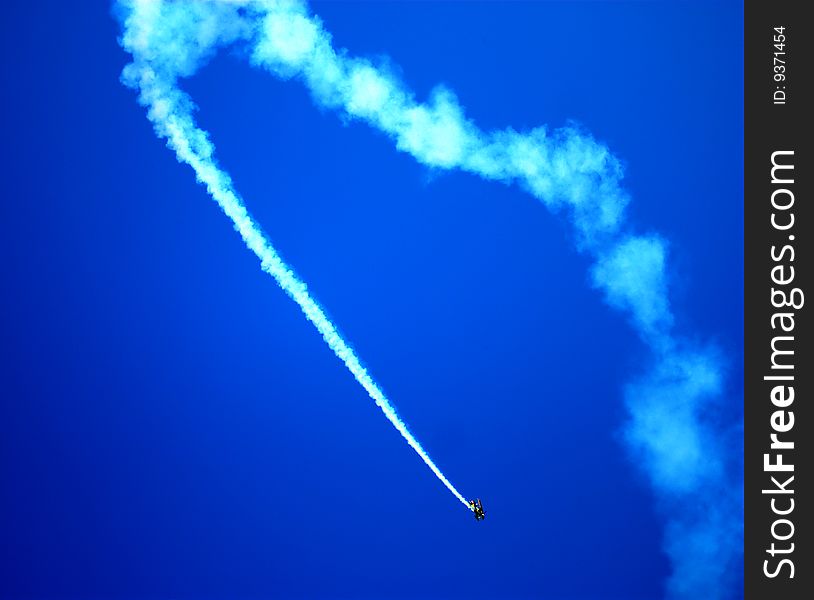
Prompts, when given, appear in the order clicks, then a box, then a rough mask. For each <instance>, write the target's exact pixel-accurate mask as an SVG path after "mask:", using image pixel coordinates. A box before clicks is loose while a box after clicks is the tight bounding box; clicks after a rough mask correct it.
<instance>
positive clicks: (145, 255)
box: [0, 3, 743, 598]
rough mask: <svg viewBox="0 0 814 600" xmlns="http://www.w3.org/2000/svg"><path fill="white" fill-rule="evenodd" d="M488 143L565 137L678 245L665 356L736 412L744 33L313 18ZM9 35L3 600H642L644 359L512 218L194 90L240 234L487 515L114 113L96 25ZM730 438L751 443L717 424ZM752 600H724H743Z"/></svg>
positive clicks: (650, 577) (274, 96)
mask: <svg viewBox="0 0 814 600" xmlns="http://www.w3.org/2000/svg"><path fill="white" fill-rule="evenodd" d="M313 10H314V12H316V13H317V14H318V15H319V16H320V17H321V18H322V19H323V21H324V24H325V27H326V29H328V30H329V31H331V32H332V34H333V36H334V41H335V43H336V44H337V45H339V46H344V47H346V48H348V49H349V50H350V51H351V52H352V53H353V54H354V55H357V56H368V57H374V58H375V57H379V58H381V57H384V56H386V57H388V58H387V60H389V61H390V63H391V64H392V66H393V68H394V70H396V72H398V73H399V74H400V77H401V79H402V80H403V81H404V82H405V83H406V84H407V85H409V86H410V87H411V88H412V89H413V90H414V91H415V92H416V95H417V96H418V97H419V98H424V97H426V95H427V94H428V93H429V92H430V90H431V89H432V88H433V86H435V85H436V84H438V83H443V84H445V85H447V86H448V87H449V88H451V89H453V90H454V91H455V93H456V94H457V97H458V99H459V101H460V103H461V104H462V105H463V106H464V107H465V108H466V111H467V115H468V116H469V117H471V118H472V119H473V120H474V121H475V122H477V123H478V125H479V126H480V127H482V128H484V129H493V128H504V127H507V126H512V127H514V128H517V129H520V130H525V129H530V128H532V127H535V126H538V125H542V124H549V125H552V126H555V127H556V126H561V125H563V124H565V123H566V122H567V121H568V120H569V119H576V120H578V121H579V122H580V123H581V124H582V125H583V126H584V127H585V128H586V129H587V130H589V131H590V132H592V134H593V135H594V136H595V137H596V138H597V139H598V140H601V141H603V142H605V143H606V144H608V146H609V147H610V148H611V150H612V151H613V152H614V154H615V155H616V156H617V157H619V158H620V159H621V160H622V161H623V163H624V165H625V167H626V177H625V180H624V184H623V185H624V186H625V188H626V189H627V190H628V191H629V192H630V194H631V196H632V203H631V205H630V207H629V209H628V211H629V216H630V219H631V220H632V221H633V222H634V223H635V224H636V228H637V230H640V231H644V232H651V231H652V232H658V233H660V234H661V235H662V236H663V237H664V238H665V239H667V240H668V241H669V260H670V267H669V284H670V290H671V300H672V303H673V310H674V312H675V314H676V319H677V321H678V324H679V326H680V327H681V329H682V330H683V331H685V332H688V334H690V335H693V336H697V338H698V339H701V340H705V341H712V342H714V343H715V344H716V345H717V346H718V348H719V349H720V350H721V354H722V356H723V357H724V361H723V363H724V366H725V373H724V374H725V377H726V387H725V394H724V396H725V400H724V402H723V405H722V408H721V411H722V412H723V413H731V414H732V418H731V420H732V421H736V420H737V418H738V415H739V411H740V410H741V400H740V398H741V390H740V381H741V379H742V358H741V348H742V343H743V334H742V317H743V309H742V284H743V271H742V254H743V247H742V246H743V242H742V197H743V189H742V149H743V146H742V124H743V113H742V12H741V11H742V9H741V8H740V7H739V6H738V5H736V4H706V3H703V4H702V3H697V4H693V3H576V4H566V3H536V4H531V3H529V4H527V3H516V4H514V3H513V4H508V5H503V4H500V5H499V4H497V3H494V4H491V3H477V4H465V5H463V4H456V3H420V4H403V3H402V4H399V3H388V4H381V5H380V4H373V3H315V4H313ZM11 11H12V12H13V13H14V14H12V15H9V18H7V19H4V21H3V24H2V27H3V35H2V39H0V44H2V45H3V48H2V49H3V53H2V56H3V58H2V60H3V75H2V77H3V80H4V82H3V86H4V89H6V90H12V93H8V92H7V93H5V94H4V95H3V97H2V100H0V102H2V103H3V110H2V111H1V113H0V114H1V115H2V116H0V119H2V120H3V132H4V143H3V144H2V145H0V148H2V152H3V157H2V158H3V163H2V164H3V165H4V180H5V182H6V186H5V193H4V200H3V202H2V204H0V206H2V210H3V218H2V219H0V245H2V250H3V251H4V254H5V256H6V257H7V259H6V260H5V261H3V263H2V267H0V269H2V277H3V280H4V281H5V282H6V286H4V287H5V289H6V292H5V293H4V294H3V296H2V311H0V312H1V314H2V316H0V327H1V328H2V329H0V335H1V336H2V337H1V338H0V339H2V340H3V344H2V345H1V346H0V349H1V350H2V352H3V356H2V364H3V367H2V368H3V371H2V380H3V388H2V397H3V402H2V404H0V410H2V414H0V423H2V424H1V425H0V434H2V435H0V439H2V442H0V443H1V444H2V448H3V451H2V453H0V455H2V459H1V460H2V463H0V464H1V465H2V471H0V474H2V481H3V489H4V490H9V492H7V493H4V494H3V495H2V496H0V503H2V505H0V508H2V510H0V532H1V533H2V535H0V539H2V542H0V552H2V554H1V555H0V559H1V560H2V561H3V563H4V564H7V565H14V568H12V569H10V573H9V575H8V576H6V577H4V583H3V584H2V585H3V588H2V591H3V595H5V596H10V597H94V596H97V597H98V596H106V597H145V596H150V597H170V596H171V597H184V598H203V597H209V598H212V597H245V598H248V597H274V598H286V597H326V598H330V597H336V598H346V597H360V598H380V597H394V598H413V597H422V598H457V597H470V598H471V597H477V598H656V597H659V596H661V594H662V590H663V586H664V580H665V578H666V577H667V576H668V573H669V564H668V561H667V559H666V558H665V556H664V555H663V553H662V550H661V547H662V529H663V519H662V517H661V516H660V514H659V513H658V512H657V510H656V508H655V506H654V501H653V493H652V492H651V490H650V487H649V485H648V483H647V480H646V478H645V476H644V475H643V474H642V472H641V471H640V470H638V469H637V468H636V465H634V464H632V461H631V459H630V454H629V453H628V452H627V450H626V449H625V446H624V444H623V443H622V441H621V435H620V431H621V427H622V423H623V421H624V418H625V410H624V403H623V388H624V386H625V385H626V384H627V383H628V382H629V381H631V380H632V379H633V378H634V377H635V376H637V375H641V374H642V372H643V371H644V370H645V368H646V365H645V363H646V361H647V355H648V353H647V351H646V348H645V347H644V346H643V345H642V343H641V342H640V340H639V339H638V338H637V336H636V334H635V333H634V331H633V330H632V329H631V328H630V327H629V325H628V323H627V322H626V317H625V316H624V315H623V314H621V313H619V312H617V311H615V310H612V309H611V308H610V307H609V306H608V305H607V304H606V303H604V302H603V301H602V298H601V295H600V294H598V293H597V292H596V290H593V289H591V284H590V277H589V268H590V261H589V260H588V259H587V258H586V257H585V256H584V255H581V254H579V253H578V252H577V251H576V250H575V246H574V243H573V242H574V239H573V238H574V235H573V233H572V231H571V230H570V228H569V227H567V226H566V224H565V221H564V220H563V219H560V218H557V217H556V216H552V215H551V214H550V213H549V212H548V211H547V210H546V209H545V208H544V207H543V206H542V205H541V204H540V202H538V201H537V200H535V199H534V198H532V197H531V196H529V195H528V194H526V193H524V192H523V191H521V190H520V189H519V188H517V187H516V186H505V185H502V184H499V183H490V182H485V181H482V180H480V179H478V178H477V177H475V176H472V175H469V174H465V173H461V172H438V171H431V170H428V169H427V168H426V167H424V166H421V165H419V164H417V163H416V162H415V160H414V159H413V158H411V157H410V156H408V155H406V154H404V153H399V152H396V151H395V150H394V148H393V147H392V143H391V142H390V141H389V140H388V139H387V138H386V137H385V136H383V135H381V134H379V133H377V132H375V131H373V130H372V129H370V128H369V127H367V126H366V125H364V124H361V123H358V122H343V121H342V120H341V119H340V118H337V116H336V115H335V114H333V113H332V112H330V111H326V110H321V109H318V108H316V107H315V106H314V104H313V102H312V101H311V99H310V98H309V95H308V92H307V91H306V90H305V88H304V87H303V86H302V85H301V84H300V83H298V82H291V81H289V82H283V81H280V80H278V79H276V78H274V77H272V76H270V75H269V74H267V73H264V72H261V71H259V70H256V69H252V68H250V67H249V66H248V64H247V63H246V62H245V61H243V60H241V59H240V57H238V56H235V55H234V54H230V53H228V52H227V53H221V54H220V55H218V56H217V57H216V58H215V59H214V61H213V62H212V63H211V64H209V65H208V66H206V67H205V68H204V69H203V70H202V71H201V72H200V73H198V74H197V75H196V76H195V77H194V78H192V79H191V80H189V81H185V82H184V83H183V88H184V89H185V90H186V91H188V92H189V93H190V95H191V96H192V97H193V98H194V99H195V101H196V103H197V104H198V105H199V107H200V110H199V111H198V113H197V115H196V116H197V119H198V122H199V124H200V125H201V126H202V127H203V128H205V129H207V130H208V131H210V132H211V134H212V139H213V141H214V143H215V145H216V147H217V154H218V157H219V160H220V162H221V164H222V165H223V166H224V167H225V168H226V169H227V170H228V171H229V172H230V174H231V175H232V177H233V179H234V181H235V184H236V187H237V189H238V190H239V191H240V193H241V194H242V195H243V197H244V198H245V200H246V203H247V205H248V206H249V208H250V210H251V211H252V214H253V215H254V216H255V217H256V219H257V221H258V222H259V223H261V224H262V226H263V227H264V229H265V231H266V232H267V234H268V235H269V237H270V238H271V239H272V240H273V241H274V243H275V245H276V247H277V248H278V249H279V250H280V251H281V253H282V254H283V256H284V257H285V258H286V259H287V260H288V261H289V262H290V263H291V264H292V265H293V266H294V267H295V268H296V269H297V271H298V272H299V273H300V274H301V275H302V277H303V278H304V280H305V281H307V282H308V284H309V287H310V289H311V291H312V292H313V293H314V294H315V296H316V297H317V298H318V299H319V300H320V302H321V303H322V304H323V306H324V307H325V308H326V310H327V311H328V313H329V315H330V316H331V317H332V318H333V319H334V321H335V322H336V323H337V324H338V326H339V327H340V329H341V330H342V332H343V333H344V334H345V335H346V337H347V338H348V339H349V340H350V342H351V343H352V344H353V345H354V347H355V348H356V349H357V351H358V352H359V354H360V356H361V357H362V359H363V360H364V361H365V363H366V365H367V366H368V367H369V369H370V370H371V372H372V373H373V375H374V376H375V377H376V379H377V381H378V382H379V383H380V384H381V385H382V386H383V388H384V389H385V390H386V391H387V393H388V394H389V396H390V398H391V399H392V400H393V402H394V404H395V405H396V407H397V408H398V409H399V411H400V413H401V414H402V416H403V417H404V418H405V420H406V421H407V422H408V423H409V424H410V426H411V428H412V430H413V431H414V432H415V434H416V435H417V437H418V439H419V440H421V442H422V443H423V444H424V446H425V448H426V449H427V450H428V452H429V453H430V455H431V456H432V457H433V458H434V459H435V461H436V462H437V463H438V464H439V466H440V467H441V469H442V470H444V472H445V473H446V474H447V475H448V476H449V477H450V479H451V480H452V481H453V483H455V485H456V486H458V488H459V489H460V490H461V491H462V492H463V493H464V494H465V495H467V496H480V497H481V498H482V499H483V501H484V504H485V507H486V510H487V514H488V516H487V520H486V521H485V522H484V523H478V524H476V523H475V522H474V520H473V519H472V517H471V515H470V514H467V513H466V511H465V510H463V509H462V507H461V506H460V505H459V504H457V502H456V501H455V500H454V498H452V497H451V496H450V495H449V493H448V492H447V491H446V490H445V489H444V488H443V486H441V485H440V484H439V483H438V481H437V480H435V479H434V478H433V477H432V475H431V473H430V472H429V471H428V470H427V469H426V467H425V466H424V465H423V464H422V463H421V462H420V461H419V460H418V459H417V458H416V456H415V455H414V454H413V453H412V451H411V450H410V449H409V448H408V447H407V446H406V444H404V442H403V441H402V440H401V438H399V437H398V435H397V434H396V433H395V432H394V430H393V429H392V427H391V426H390V425H389V424H388V423H387V422H386V421H385V420H384V418H383V417H382V416H381V414H380V413H379V412H378V411H377V409H376V408H375V406H374V405H373V404H372V402H371V401H370V400H369V399H368V398H367V396H366V395H365V394H364V392H363V391H362V390H361V389H360V388H359V387H358V386H357V384H356V383H355V382H354V381H353V379H352V378H351V377H350V376H349V375H348V373H347V372H346V371H345V369H344V368H343V367H342V365H341V363H339V362H338V361H337V360H336V358H335V357H334V356H333V354H332V353H331V352H330V351H329V350H328V349H327V348H326V347H325V346H324V344H323V342H322V340H321V339H320V338H319V336H318V335H317V334H316V333H315V332H314V331H313V330H312V328H311V326H310V325H309V324H308V323H307V322H306V321H305V320H304V319H303V318H302V317H301V314H300V313H299V310H298V309H297V307H296V306H295V305H294V304H293V303H292V302H291V301H290V300H289V299H288V298H287V297H286V296H285V295H284V294H283V293H282V292H280V290H279V289H278V288H277V287H276V285H275V284H274V282H273V281H272V280H270V279H269V278H268V277H266V276H265V275H264V274H263V273H262V272H261V271H260V270H259V269H258V268H257V261H256V259H255V258H254V257H253V256H252V255H251V254H250V253H249V252H247V251H246V250H245V248H244V247H243V245H242V244H241V243H240V241H239V239H238V238H237V236H236V235H235V234H234V232H233V231H232V229H231V227H230V225H229V223H228V221H226V220H225V219H224V217H223V215H222V214H221V213H220V211H219V210H218V208H217V207H216V206H215V205H214V203H212V201H211V200H209V199H208V197H207V196H206V193H205V191H204V190H203V188H201V187H200V186H198V185H196V184H195V182H194V176H193V175H192V173H191V171H190V169H189V168H188V167H186V166H182V165H179V164H178V163H177V161H176V160H175V158H174V157H173V155H172V153H171V152H169V151H168V150H167V149H166V148H164V147H163V146H164V144H163V142H161V141H158V140H157V139H156V138H155V136H154V134H153V132H152V130H151V127H150V124H149V122H148V121H147V120H146V119H145V117H144V111H143V109H142V108H141V107H139V106H138V105H137V103H136V102H135V96H134V94H133V92H132V91H131V90H128V89H126V88H124V87H123V86H122V85H121V84H120V82H119V73H120V71H121V69H122V67H123V66H124V65H125V64H126V62H127V57H126V55H125V54H124V52H123V51H122V50H121V49H120V48H119V46H118V44H117V41H116V38H117V36H118V35H119V25H118V24H117V23H116V22H115V20H114V19H113V18H112V17H111V15H110V11H109V5H104V6H99V5H92V4H90V3H87V4H86V3H82V4H81V6H71V7H68V6H66V5H63V4H61V3H60V4H57V3H54V4H53V5H49V6H48V10H44V11H43V10H38V11H35V10H34V8H33V7H31V6H25V5H23V4H20V5H18V6H16V7H14V8H12V9H11ZM728 420H729V419H728ZM735 591H737V590H735Z"/></svg>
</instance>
